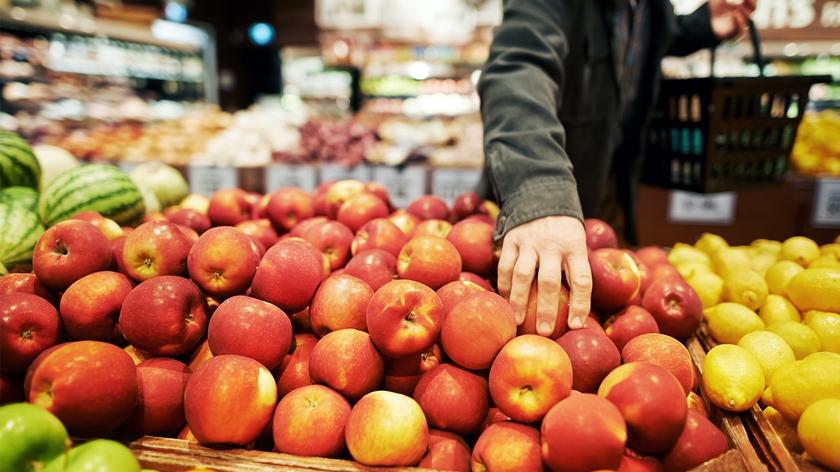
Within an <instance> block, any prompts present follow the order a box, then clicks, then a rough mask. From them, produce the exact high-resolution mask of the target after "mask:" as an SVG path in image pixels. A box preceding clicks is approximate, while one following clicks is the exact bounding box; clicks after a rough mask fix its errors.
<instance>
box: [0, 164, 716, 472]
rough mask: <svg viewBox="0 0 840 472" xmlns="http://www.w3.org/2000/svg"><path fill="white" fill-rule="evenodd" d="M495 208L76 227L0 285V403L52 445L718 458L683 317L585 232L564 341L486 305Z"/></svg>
mask: <svg viewBox="0 0 840 472" xmlns="http://www.w3.org/2000/svg"><path fill="white" fill-rule="evenodd" d="M497 214H498V207H496V206H495V205H494V204H492V203H490V202H487V201H482V200H481V199H480V198H479V197H478V196H477V195H476V194H474V193H465V194H462V195H461V196H459V197H458V198H457V199H456V200H455V201H454V203H453V205H452V207H451V208H450V207H449V206H448V205H447V204H446V203H445V202H444V201H443V200H441V199H439V198H437V197H434V196H424V197H422V198H419V199H418V200H416V201H415V202H413V203H411V204H410V205H409V206H408V207H407V208H406V209H404V210H396V209H394V208H392V206H391V205H390V203H389V199H388V195H387V192H386V191H385V190H384V189H383V188H382V187H381V186H379V185H377V184H365V183H362V182H358V181H339V182H335V183H329V184H325V185H322V186H321V187H319V188H318V189H317V191H316V192H315V193H314V194H309V193H306V192H304V191H302V190H300V189H296V188H287V189H282V190H279V191H277V192H274V193H272V194H269V195H265V196H260V195H255V194H249V193H247V192H245V191H243V190H240V189H227V190H220V191H218V192H216V193H215V194H214V195H213V196H212V197H211V198H209V199H207V198H204V197H200V196H197V195H192V196H190V197H188V198H187V199H186V200H185V201H184V202H183V203H182V204H181V205H179V206H178V207H175V208H171V209H168V210H166V211H165V212H164V213H161V214H156V215H152V216H150V217H148V218H147V221H146V222H145V223H143V224H142V225H140V226H138V227H136V228H133V229H132V228H120V227H119V226H118V225H116V223H114V222H113V221H112V220H109V219H107V218H104V217H102V216H101V215H98V214H96V213H90V212H87V213H83V214H80V215H78V216H77V217H75V218H74V219H71V220H67V221H64V222H62V223H59V224H57V225H55V226H53V227H51V228H49V229H48V230H47V231H46V232H45V233H44V235H43V237H41V239H40V240H39V241H38V244H37V246H36V248H35V253H34V256H33V260H32V266H33V271H32V273H16V274H9V275H6V276H4V277H2V278H0V343H2V344H0V401H2V402H4V403H7V402H12V401H21V400H25V401H29V402H31V403H34V404H37V405H41V406H43V407H44V408H47V409H49V410H50V411H52V412H53V413H54V414H55V415H56V416H57V417H58V418H59V419H61V421H62V422H63V423H64V424H65V426H66V427H67V428H68V429H69V431H70V432H71V433H72V434H75V435H80V436H89V437H91V436H107V435H110V434H113V433H114V432H116V431H123V432H133V433H138V434H147V435H158V436H169V437H179V438H182V439H188V440H191V441H197V442H199V443H201V444H204V445H211V446H214V447H246V448H257V449H263V450H268V451H272V450H273V451H279V452H282V453H289V454H296V455H304V456H319V457H327V458H348V459H354V460H356V461H358V462H360V463H362V464H365V465H402V466H410V465H420V466H423V467H431V468H439V469H448V470H470V469H472V470H489V471H529V470H541V469H543V468H547V469H550V470H554V471H584V470H585V471H589V470H621V471H655V470H669V471H682V470H688V469H691V468H693V467H695V466H697V465H699V464H700V463H703V462H704V461H707V460H709V459H712V458H714V457H716V456H718V455H719V454H721V453H723V452H724V451H725V450H726V449H727V441H726V439H725V438H724V436H723V434H722V433H721V432H720V431H719V430H718V429H717V428H716V427H715V426H714V425H713V424H712V423H711V422H710V421H709V420H708V419H707V414H706V408H705V405H704V402H703V401H702V399H700V397H698V396H697V395H696V394H695V393H694V391H695V390H696V389H697V385H698V375H697V373H696V370H695V367H694V364H693V363H692V360H691V357H690V355H689V352H688V351H687V349H686V348H685V347H684V346H683V344H681V342H680V341H681V340H684V339H685V338H687V337H688V336H690V335H691V334H692V333H693V332H694V330H695V329H696V327H697V326H698V324H699V322H700V320H701V317H702V309H701V303H700V301H699V299H698V297H697V295H696V293H695V292H694V291H693V290H692V289H691V288H690V287H689V286H688V285H687V284H686V283H685V282H684V281H683V280H682V279H681V278H680V276H679V274H678V273H677V271H676V270H675V269H674V268H673V267H672V266H671V265H670V264H669V263H668V261H667V258H666V254H665V252H664V251H662V250H661V249H659V248H654V247H646V248H641V249H639V250H638V251H635V252H633V251H630V250H625V249H619V248H618V247H617V246H618V244H617V240H616V236H615V233H614V232H613V230H612V228H610V227H609V226H608V225H607V224H605V223H604V222H602V221H599V220H587V221H586V229H587V242H588V245H589V248H590V263H591V267H592V279H593V284H594V289H593V294H592V307H593V312H592V313H591V315H590V316H589V318H588V319H587V321H586V323H585V327H584V328H582V329H578V330H573V331H570V330H568V328H567V327H566V320H567V317H568V309H569V308H568V299H569V292H568V290H567V289H566V288H565V287H564V288H563V296H562V301H561V303H560V306H559V307H558V311H557V319H556V328H555V330H554V332H553V333H552V335H551V336H550V337H543V336H539V335H537V334H536V328H535V325H536V314H535V312H536V300H535V298H536V297H535V296H533V295H534V292H535V291H536V289H535V288H532V297H531V301H530V303H529V305H528V307H527V311H526V316H525V321H524V322H523V323H522V324H521V325H520V326H517V325H516V322H515V316H514V313H513V310H512V308H511V306H510V304H509V303H508V301H507V300H505V299H504V298H503V297H501V296H499V295H498V294H496V293H495V291H494V288H493V287H494V283H493V280H494V278H495V271H496V265H497V255H496V251H494V243H493V234H494V223H495V218H496V216H497Z"/></svg>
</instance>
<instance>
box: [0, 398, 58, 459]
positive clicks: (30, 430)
mask: <svg viewBox="0 0 840 472" xmlns="http://www.w3.org/2000/svg"><path fill="white" fill-rule="evenodd" d="M69 445H70V440H69V439H68V438H67V430H66V429H65V428H64V425H63V424H61V421H59V420H58V418H56V417H55V416H54V415H53V414H52V413H50V412H49V411H47V410H45V409H43V408H41V407H39V406H35V405H31V404H29V403H12V404H9V405H5V406H2V407H0V472H28V471H34V470H41V469H42V468H43V466H44V465H45V464H46V463H48V462H50V461H52V460H54V459H55V458H57V457H60V456H61V455H62V454H63V453H64V451H65V450H66V449H67V447H69Z"/></svg>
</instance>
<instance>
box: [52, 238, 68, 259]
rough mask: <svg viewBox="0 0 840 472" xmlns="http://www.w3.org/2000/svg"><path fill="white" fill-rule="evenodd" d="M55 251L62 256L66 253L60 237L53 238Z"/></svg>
mask: <svg viewBox="0 0 840 472" xmlns="http://www.w3.org/2000/svg"><path fill="white" fill-rule="evenodd" d="M55 252H56V253H57V254H61V255H62V256H66V255H67V248H66V247H65V246H64V243H62V242H61V240H60V239H56V240H55Z"/></svg>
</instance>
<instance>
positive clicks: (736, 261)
mask: <svg viewBox="0 0 840 472" xmlns="http://www.w3.org/2000/svg"><path fill="white" fill-rule="evenodd" d="M712 267H713V268H714V269H715V272H717V273H718V274H719V275H722V276H725V275H726V274H727V273H728V272H732V271H741V270H752V262H751V261H750V257H749V255H748V254H747V253H746V252H745V251H743V250H740V249H736V248H732V247H726V248H721V249H720V250H719V251H718V252H716V253H715V254H714V255H713V256H712Z"/></svg>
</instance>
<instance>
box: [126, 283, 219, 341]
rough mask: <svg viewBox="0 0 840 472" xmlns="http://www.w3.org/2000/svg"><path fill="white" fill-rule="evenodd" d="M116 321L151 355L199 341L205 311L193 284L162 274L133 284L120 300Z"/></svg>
mask: <svg viewBox="0 0 840 472" xmlns="http://www.w3.org/2000/svg"><path fill="white" fill-rule="evenodd" d="M119 323H120V329H121V330H122V333H123V336H125V339H126V340H127V341H128V342H129V343H131V344H133V345H134V346H136V347H138V348H140V349H143V350H145V351H148V352H150V353H152V354H153V355H155V356H178V355H181V354H186V353H188V352H190V351H192V350H193V349H194V348H195V347H196V345H198V343H199V342H200V341H201V338H202V336H204V330H205V328H206V327H207V312H206V308H205V306H204V299H203V297H202V296H201V293H200V292H199V291H198V287H196V286H195V284H193V283H192V282H190V281H189V280H188V279H184V278H181V277H175V276H172V275H164V276H161V277H155V278H153V279H149V280H147V281H145V282H142V283H141V284H140V285H138V286H137V287H134V290H132V291H131V292H130V293H129V294H128V296H126V297H125V300H124V301H123V306H122V310H121V311H120V319H119Z"/></svg>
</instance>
